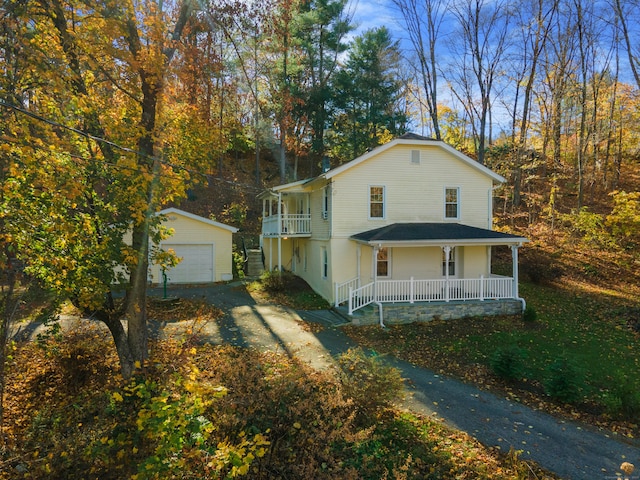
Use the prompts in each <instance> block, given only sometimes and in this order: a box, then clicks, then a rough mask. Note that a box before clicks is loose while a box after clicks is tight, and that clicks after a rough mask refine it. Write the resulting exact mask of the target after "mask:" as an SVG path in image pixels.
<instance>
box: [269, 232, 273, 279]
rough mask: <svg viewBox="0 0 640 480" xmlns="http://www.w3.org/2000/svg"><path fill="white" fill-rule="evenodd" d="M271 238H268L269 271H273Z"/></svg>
mask: <svg viewBox="0 0 640 480" xmlns="http://www.w3.org/2000/svg"><path fill="white" fill-rule="evenodd" d="M272 240H273V238H271V237H269V271H270V272H271V271H272V270H273V242H272Z"/></svg>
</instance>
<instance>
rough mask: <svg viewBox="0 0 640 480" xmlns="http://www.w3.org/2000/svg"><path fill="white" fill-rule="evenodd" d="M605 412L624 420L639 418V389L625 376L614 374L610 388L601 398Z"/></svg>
mask: <svg viewBox="0 0 640 480" xmlns="http://www.w3.org/2000/svg"><path fill="white" fill-rule="evenodd" d="M602 403H603V404H604V407H605V409H606V411H607V413H608V414H609V415H611V416H613V417H619V418H623V419H626V420H631V421H634V420H637V419H639V418H640V390H638V388H637V386H636V385H635V384H634V383H633V382H632V381H631V380H630V379H629V378H628V377H626V376H623V375H620V374H618V375H616V377H615V379H614V381H613V383H612V386H611V388H609V390H608V392H606V393H605V394H604V396H603V398H602Z"/></svg>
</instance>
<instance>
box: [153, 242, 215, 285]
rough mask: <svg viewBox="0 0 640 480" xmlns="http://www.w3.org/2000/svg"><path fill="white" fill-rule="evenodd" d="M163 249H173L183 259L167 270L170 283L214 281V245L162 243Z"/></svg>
mask: <svg viewBox="0 0 640 480" xmlns="http://www.w3.org/2000/svg"><path fill="white" fill-rule="evenodd" d="M162 249H163V250H169V249H172V250H173V251H174V252H176V256H177V257H178V258H182V261H181V262H180V263H179V264H178V265H177V266H176V267H174V268H171V269H170V270H169V271H167V277H168V279H167V281H168V283H203V282H213V281H214V279H215V278H216V277H215V271H214V265H215V264H214V262H213V259H214V258H215V256H214V250H215V249H214V245H213V244H212V243H210V244H203V245H167V244H165V245H162Z"/></svg>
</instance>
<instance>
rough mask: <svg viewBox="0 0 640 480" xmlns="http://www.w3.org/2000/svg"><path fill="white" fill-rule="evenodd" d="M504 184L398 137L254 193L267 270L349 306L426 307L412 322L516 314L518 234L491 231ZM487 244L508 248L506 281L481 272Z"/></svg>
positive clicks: (439, 150)
mask: <svg viewBox="0 0 640 480" xmlns="http://www.w3.org/2000/svg"><path fill="white" fill-rule="evenodd" d="M504 181H505V180H504V178H502V177H501V176H500V175H498V174H496V173H495V172H493V171H491V170H489V169H488V168H486V167H484V166H482V165H480V164H479V163H478V162H476V161H475V160H473V159H471V158H469V157H467V156H466V155H463V154H462V153H460V152H458V151H457V150H455V149H454V148H452V147H450V146H448V145H447V144H445V143H443V142H441V141H437V140H432V139H428V138H424V137H420V136H418V135H414V134H407V135H404V136H402V137H400V138H397V139H395V140H393V141H391V142H389V143H387V144H385V145H382V146H380V147H377V148H375V149H374V150H371V151H370V152H368V153H366V154H364V155H362V156H360V157H358V158H356V159H355V160H352V161H351V162H349V163H346V164H344V165H341V166H340V167H337V168H334V169H331V170H328V171H326V172H324V173H322V174H321V175H319V176H317V177H315V178H311V179H306V180H301V181H298V182H293V183H289V184H286V185H279V186H277V187H274V188H272V189H270V190H268V191H265V192H263V193H262V194H261V195H260V198H262V200H263V221H262V241H263V249H264V255H265V264H266V265H265V267H266V268H268V269H277V268H281V269H285V270H290V271H292V272H293V273H295V274H296V275H298V276H300V277H302V278H303V279H305V280H306V281H307V282H308V283H309V285H310V286H311V287H312V288H313V289H314V290H315V291H316V292H318V293H319V294H320V295H322V296H323V297H324V298H325V299H327V300H328V301H330V302H332V303H333V304H335V305H339V304H345V305H347V307H348V311H349V314H353V312H355V311H357V310H358V309H360V308H362V307H364V306H366V305H368V304H371V303H374V304H377V305H378V306H380V312H381V315H382V304H395V305H399V304H402V305H404V306H412V307H415V306H416V305H421V306H423V307H424V306H425V305H428V306H429V309H428V310H429V311H430V312H431V313H425V314H424V315H419V317H420V318H422V317H423V316H426V317H430V318H432V317H434V316H442V317H447V318H451V317H455V316H466V315H470V314H486V313H489V314H490V313H492V312H493V313H515V312H513V311H509V310H514V309H516V310H518V309H520V310H521V309H522V307H523V306H524V300H522V299H520V298H519V295H518V248H519V247H520V246H521V245H522V244H523V243H524V242H527V239H526V238H523V237H519V236H516V235H509V234H505V233H501V232H496V231H494V230H493V229H492V205H493V198H492V193H493V189H494V187H495V186H497V185H499V184H501V183H503V182H504ZM496 245H507V246H510V247H511V249H512V258H513V272H512V276H511V277H505V276H497V275H493V274H492V272H491V249H492V247H493V246H496ZM436 305H437V306H438V308H437V309H436V308H435V306H436ZM471 305H473V306H474V307H473V308H474V309H472V310H470V306H471ZM496 305H498V306H499V308H496ZM478 307H479V309H478ZM487 307H488V308H487ZM385 308H386V307H385ZM413 312H415V310H413ZM425 312H426V310H425ZM434 312H435V313H434ZM443 312H445V313H444V314H443ZM446 312H450V314H449V313H446ZM403 315H404V314H403ZM409 315H413V316H415V313H411V314H409ZM404 316H405V317H406V315H404ZM381 318H382V317H381Z"/></svg>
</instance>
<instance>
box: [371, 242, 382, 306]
mask: <svg viewBox="0 0 640 480" xmlns="http://www.w3.org/2000/svg"><path fill="white" fill-rule="evenodd" d="M379 248H380V245H378V246H375V247H373V255H372V256H371V261H372V262H373V265H372V266H371V271H372V272H373V299H374V300H378V251H379V250H378V249H379Z"/></svg>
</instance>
